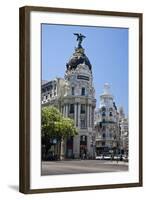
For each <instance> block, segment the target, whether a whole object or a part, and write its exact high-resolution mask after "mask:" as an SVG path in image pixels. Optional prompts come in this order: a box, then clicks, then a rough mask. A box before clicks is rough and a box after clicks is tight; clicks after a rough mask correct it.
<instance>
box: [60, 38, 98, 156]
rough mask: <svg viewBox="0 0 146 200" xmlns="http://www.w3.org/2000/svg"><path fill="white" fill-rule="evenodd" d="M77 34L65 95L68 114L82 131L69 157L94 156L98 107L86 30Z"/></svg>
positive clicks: (67, 66)
mask: <svg viewBox="0 0 146 200" xmlns="http://www.w3.org/2000/svg"><path fill="white" fill-rule="evenodd" d="M75 35H77V41H78V46H77V47H76V48H75V52H74V53H73V55H72V56H71V58H70V59H69V61H68V63H67V64H66V72H65V94H64V98H63V114H64V116H67V117H70V118H72V119H74V122H75V126H76V127H77V129H78V133H79V134H78V135H77V136H75V137H74V138H73V144H72V150H71V149H69V148H70V146H71V145H67V149H66V150H67V151H66V152H67V157H70V156H71V154H73V157H75V158H94V156H95V134H94V110H95V107H96V99H95V90H94V87H93V76H92V65H91V63H90V61H89V59H88V57H87V56H86V54H85V50H84V49H83V47H82V46H81V40H82V39H83V37H85V36H83V35H82V34H75Z"/></svg>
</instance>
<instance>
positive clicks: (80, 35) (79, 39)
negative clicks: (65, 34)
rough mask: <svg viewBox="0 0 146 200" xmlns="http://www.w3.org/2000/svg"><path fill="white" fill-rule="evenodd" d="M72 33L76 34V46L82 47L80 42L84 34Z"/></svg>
mask: <svg viewBox="0 0 146 200" xmlns="http://www.w3.org/2000/svg"><path fill="white" fill-rule="evenodd" d="M74 35H76V36H77V41H78V48H82V45H81V43H82V41H83V39H84V38H85V37H86V36H84V35H82V34H81V33H74Z"/></svg>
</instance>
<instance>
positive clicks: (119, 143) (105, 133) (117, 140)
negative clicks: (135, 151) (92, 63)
mask: <svg viewBox="0 0 146 200" xmlns="http://www.w3.org/2000/svg"><path fill="white" fill-rule="evenodd" d="M95 129H96V154H97V156H100V155H122V154H125V155H128V140H129V139H128V119H127V118H126V117H125V114H124V110H123V108H122V107H120V108H119V109H117V106H116V104H115V102H114V97H113V96H112V94H111V92H110V85H109V84H107V83H106V84H105V85H104V91H103V94H101V95H100V103H99V108H98V110H97V111H96V118H95Z"/></svg>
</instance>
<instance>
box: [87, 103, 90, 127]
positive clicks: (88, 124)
mask: <svg viewBox="0 0 146 200" xmlns="http://www.w3.org/2000/svg"><path fill="white" fill-rule="evenodd" d="M89 126H90V123H89V104H87V128H88V127H89Z"/></svg>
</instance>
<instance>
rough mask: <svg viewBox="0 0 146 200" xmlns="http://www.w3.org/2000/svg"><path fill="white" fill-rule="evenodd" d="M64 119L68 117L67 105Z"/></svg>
mask: <svg viewBox="0 0 146 200" xmlns="http://www.w3.org/2000/svg"><path fill="white" fill-rule="evenodd" d="M65 116H66V117H68V104H67V105H66V115H65Z"/></svg>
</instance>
